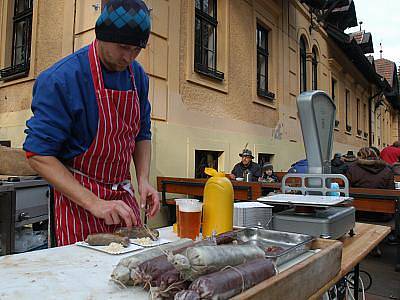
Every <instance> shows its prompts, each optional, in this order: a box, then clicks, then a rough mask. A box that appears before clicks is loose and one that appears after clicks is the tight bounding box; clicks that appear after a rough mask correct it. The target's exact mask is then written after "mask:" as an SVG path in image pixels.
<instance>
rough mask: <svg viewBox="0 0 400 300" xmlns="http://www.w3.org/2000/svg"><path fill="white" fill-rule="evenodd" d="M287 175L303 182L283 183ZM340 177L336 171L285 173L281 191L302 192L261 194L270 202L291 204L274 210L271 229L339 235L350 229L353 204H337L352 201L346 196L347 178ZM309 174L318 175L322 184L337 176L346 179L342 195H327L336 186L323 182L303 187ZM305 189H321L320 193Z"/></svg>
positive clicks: (320, 234) (324, 236)
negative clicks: (295, 185) (284, 208)
mask: <svg viewBox="0 0 400 300" xmlns="http://www.w3.org/2000/svg"><path fill="white" fill-rule="evenodd" d="M289 177H297V178H299V177H300V178H301V179H302V184H301V185H300V186H297V187H290V186H288V185H286V179H287V178H289ZM343 177H344V176H343ZM343 177H342V175H337V174H295V175H294V174H287V175H286V176H285V178H284V179H283V181H282V191H289V190H290V191H295V192H302V193H305V194H301V195H300V194H276V195H272V196H267V197H261V198H259V199H258V201H260V202H263V203H266V204H271V205H274V204H275V205H276V204H278V205H289V206H293V208H291V209H288V210H285V211H282V212H279V213H276V214H274V216H273V221H272V228H273V229H274V230H279V231H289V232H296V233H303V234H309V235H312V236H314V237H322V238H329V239H338V238H340V237H342V236H344V235H345V234H347V233H352V229H353V228H354V226H355V208H354V207H352V206H346V207H345V206H338V205H343V204H345V203H351V201H352V200H353V198H352V197H349V196H348V181H347V178H343ZM308 178H320V182H321V184H322V182H324V183H325V182H326V179H332V178H340V179H342V180H343V181H344V183H345V185H344V187H343V188H340V192H341V193H342V194H344V195H345V196H326V194H327V193H331V192H334V191H335V190H332V189H331V188H328V187H326V186H325V184H324V186H322V187H311V188H310V187H306V186H305V182H306V180H307V179H308ZM336 192H337V190H336ZM307 193H322V195H310V194H307Z"/></svg>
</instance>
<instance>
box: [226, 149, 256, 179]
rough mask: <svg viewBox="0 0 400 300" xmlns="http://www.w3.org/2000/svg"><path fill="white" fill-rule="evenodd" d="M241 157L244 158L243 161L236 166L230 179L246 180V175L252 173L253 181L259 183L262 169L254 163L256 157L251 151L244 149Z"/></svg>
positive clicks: (240, 154)
mask: <svg viewBox="0 0 400 300" xmlns="http://www.w3.org/2000/svg"><path fill="white" fill-rule="evenodd" d="M239 156H240V157H241V158H242V161H241V162H240V163H237V164H236V165H235V166H234V168H233V170H232V172H231V174H230V178H231V179H236V178H244V177H245V173H246V172H250V173H251V180H252V181H258V178H259V177H261V168H260V166H259V165H258V164H256V163H255V162H253V158H254V156H253V153H252V152H251V150H249V149H244V150H243V151H242V153H239Z"/></svg>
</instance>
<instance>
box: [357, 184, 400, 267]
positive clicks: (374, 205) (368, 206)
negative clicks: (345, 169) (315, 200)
mask: <svg viewBox="0 0 400 300" xmlns="http://www.w3.org/2000/svg"><path fill="white" fill-rule="evenodd" d="M350 196H351V197H353V198H354V200H353V203H352V205H353V206H354V207H355V209H356V210H357V211H365V212H378V213H386V214H393V215H394V222H395V225H394V226H395V228H394V233H395V235H396V238H397V239H398V240H400V190H386V189H367V188H350ZM396 271H397V272H400V245H398V246H397V255H396Z"/></svg>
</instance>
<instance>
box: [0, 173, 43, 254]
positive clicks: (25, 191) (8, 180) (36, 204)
mask: <svg viewBox="0 0 400 300" xmlns="http://www.w3.org/2000/svg"><path fill="white" fill-rule="evenodd" d="M49 196H50V191H49V185H48V183H47V182H46V181H45V180H43V179H41V178H40V177H35V176H26V177H19V176H1V178H0V255H8V254H13V253H15V244H16V232H18V230H20V229H21V228H23V227H24V226H26V225H30V224H37V223H39V222H42V221H46V220H48V215H49V214H48V211H49V209H48V206H49ZM27 250H28V249H27Z"/></svg>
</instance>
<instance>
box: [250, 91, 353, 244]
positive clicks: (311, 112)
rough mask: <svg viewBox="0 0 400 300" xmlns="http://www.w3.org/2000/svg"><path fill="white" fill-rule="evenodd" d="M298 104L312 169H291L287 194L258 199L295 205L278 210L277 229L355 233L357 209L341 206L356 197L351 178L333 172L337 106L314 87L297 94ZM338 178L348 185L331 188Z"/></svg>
mask: <svg viewBox="0 0 400 300" xmlns="http://www.w3.org/2000/svg"><path fill="white" fill-rule="evenodd" d="M297 108H298V111H299V117H300V122H301V129H302V132H303V140H304V146H305V149H306V155H307V160H308V172H309V173H308V174H297V173H293V174H289V173H288V174H287V175H286V176H285V177H284V178H283V180H282V193H283V194H277V195H273V196H267V197H262V198H259V199H258V200H259V201H261V202H265V203H268V204H280V205H290V206H293V208H292V209H289V210H285V211H283V212H279V213H276V214H274V216H273V225H272V227H273V229H275V230H279V231H289V232H297V233H304V234H309V235H312V236H316V237H322V238H332V239H337V238H340V237H341V236H343V235H345V234H346V233H350V234H351V235H352V234H353V228H354V226H355V209H354V207H352V206H350V207H343V206H338V205H343V204H344V203H346V202H351V201H352V200H353V199H352V198H351V197H349V182H348V180H347V178H346V177H345V176H343V175H339V174H329V173H330V158H331V155H332V144H333V126H334V122H335V115H336V106H335V104H334V103H333V101H332V100H331V98H330V97H329V96H328V95H327V94H326V93H325V92H322V91H312V92H304V93H302V94H301V95H300V96H299V97H298V98H297ZM293 178H297V181H296V183H297V184H295V185H294V186H293V184H290V182H293ZM335 179H341V180H342V181H343V182H344V187H339V188H338V189H337V188H336V189H331V185H330V184H331V182H332V181H334V180H335ZM299 181H301V184H300V185H299V184H298V183H299ZM288 193H292V194H288ZM293 193H296V194H293ZM338 193H340V194H338ZM332 194H333V195H335V196H332ZM336 195H338V196H336ZM339 195H340V196H339ZM342 195H343V196H342Z"/></svg>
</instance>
